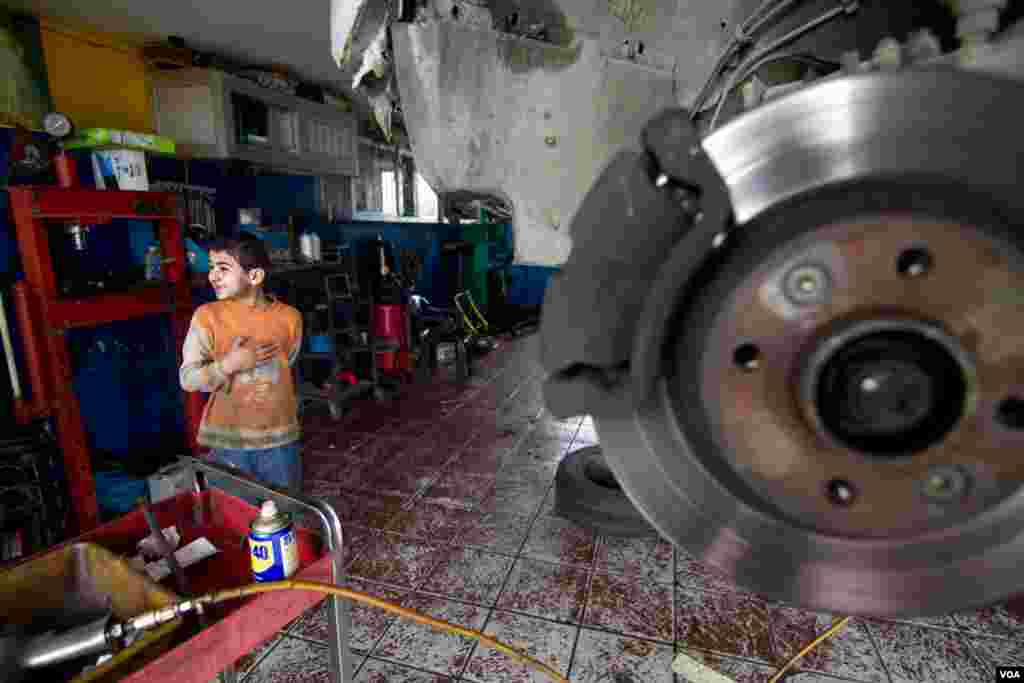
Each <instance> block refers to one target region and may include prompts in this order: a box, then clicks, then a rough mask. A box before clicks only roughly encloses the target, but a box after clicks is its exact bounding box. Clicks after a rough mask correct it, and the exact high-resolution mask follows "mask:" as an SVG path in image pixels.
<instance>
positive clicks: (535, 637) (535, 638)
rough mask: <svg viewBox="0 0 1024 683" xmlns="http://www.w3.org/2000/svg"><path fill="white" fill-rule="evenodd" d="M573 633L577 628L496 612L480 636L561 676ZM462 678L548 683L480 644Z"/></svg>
mask: <svg viewBox="0 0 1024 683" xmlns="http://www.w3.org/2000/svg"><path fill="white" fill-rule="evenodd" d="M577 630H579V627H578V626H570V625H567V624H552V623H551V622H549V621H543V620H541V619H537V618H535V617H527V616H523V615H521V614H513V613H512V612H502V611H496V612H494V614H492V615H491V618H490V621H489V622H488V623H487V628H486V629H484V633H486V634H487V635H489V636H491V637H492V638H494V639H496V640H498V641H500V642H502V643H504V644H506V645H509V646H511V647H513V648H515V649H516V650H518V651H519V652H522V653H524V654H526V655H528V656H530V657H532V658H533V659H536V660H537V661H539V662H541V663H543V664H546V665H548V666H549V667H551V668H552V669H554V670H555V671H558V672H559V673H560V674H562V675H563V676H564V675H565V674H566V671H567V669H568V668H569V660H570V659H571V658H572V646H573V644H574V643H575V641H576V632H577ZM462 679H463V680H464V681H474V682H475V683H493V682H494V681H507V682H508V683H548V681H550V680H551V679H550V678H548V677H547V676H546V675H545V674H543V673H542V672H540V671H538V670H537V669H535V668H532V667H529V666H527V665H526V664H522V663H520V662H517V661H516V660H514V659H512V658H511V657H509V656H508V655H507V654H505V653H503V652H498V651H497V650H493V649H491V648H489V647H487V646H486V645H483V644H480V645H477V647H476V650H474V652H473V656H472V658H470V660H469V666H467V667H466V670H465V672H464V673H463V674H462Z"/></svg>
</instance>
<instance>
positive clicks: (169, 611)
mask: <svg viewBox="0 0 1024 683" xmlns="http://www.w3.org/2000/svg"><path fill="white" fill-rule="evenodd" d="M283 590H306V591H314V592H317V593H326V594H328V595H336V596H338V597H341V598H348V599H349V600H354V601H355V602H361V603H364V604H367V605H371V606H373V607H378V608H380V609H382V610H385V611H387V612H393V613H395V614H397V615H399V616H402V617H405V618H407V619H411V620H412V621H415V622H417V623H420V624H426V625H427V626H431V627H433V628H437V629H440V630H442V631H448V632H449V633H454V634H456V635H460V636H465V637H467V638H472V639H474V640H478V641H480V642H481V643H483V644H484V645H486V646H488V647H490V648H492V649H494V650H497V651H498V652H502V653H504V654H506V655H508V656H509V657H512V658H513V659H515V660H517V661H519V662H522V663H523V664H525V665H527V666H529V667H531V668H533V669H536V670H537V671H539V672H541V673H543V674H544V675H545V676H547V677H548V678H550V679H551V680H553V681H556V682H557V683H569V682H568V679H566V678H565V677H564V676H562V675H561V674H560V673H558V672H557V671H555V670H554V669H552V668H551V667H550V666H548V665H547V664H544V663H543V662H541V661H538V660H536V659H534V658H532V657H530V656H529V655H526V654H524V653H522V652H519V651H518V650H516V649H514V648H512V647H510V646H508V645H506V644H505V643H502V642H501V641H498V640H495V639H494V638H491V637H490V636H487V635H484V634H483V633H481V632H480V631H476V630H473V629H469V628H465V627H462V626H458V625H456V624H452V623H449V622H447V621H442V620H440V619H434V618H433V617H428V616H427V615H425V614H422V613H420V612H417V611H415V610H411V609H409V608H407V607H402V606H401V605H396V604H395V603H393V602H389V601H387V600H382V599H380V598H375V597H373V596H372V595H367V594H366V593H360V592H359V591H354V590H349V589H348V588H342V587H340V586H333V585H331V584H328V583H321V582H319V581H303V580H299V579H288V580H285V581H269V582H265V583H251V584H249V585H247V586H242V587H240V588H227V589H224V590H219V591H214V592H212V593H207V594H205V595H201V596H199V597H197V598H192V599H190V600H182V601H181V602H178V603H175V604H173V605H170V606H168V607H164V608H162V609H158V610H152V611H150V612H143V613H142V614H140V615H138V616H136V617H133V618H132V619H129V620H128V621H126V622H124V623H123V624H114V625H113V626H111V627H110V630H109V631H108V632H107V637H108V639H110V640H113V639H117V638H123V637H126V636H129V635H131V634H132V633H135V632H138V631H145V630H148V629H151V628H155V627H157V626H160V625H162V624H166V623H167V622H169V621H173V620H174V619H177V618H178V617H179V616H182V615H184V614H188V613H189V612H201V611H202V609H203V608H204V607H205V606H207V605H216V604H218V603H221V602H226V601H228V600H235V599H238V598H244V597H246V596H249V595H255V594H257V593H271V592H273V591H283ZM849 621H850V617H843V618H841V619H837V620H836V621H835V622H834V623H833V624H832V625H831V626H830V627H829V628H828V629H827V630H826V631H824V632H823V633H822V634H821V635H819V636H817V637H816V638H815V639H814V640H812V641H811V642H810V643H808V644H807V645H806V646H805V647H803V648H802V649H801V650H800V651H799V652H797V653H796V654H795V655H794V656H793V657H792V658H790V659H789V661H787V662H786V663H785V664H784V665H783V666H782V667H781V668H779V670H778V671H777V672H776V673H775V674H774V675H773V676H772V677H771V678H770V679H769V680H768V683H777V682H778V681H780V680H782V678H783V676H785V674H786V673H787V672H788V671H789V670H790V669H791V668H792V667H793V666H794V665H795V664H796V663H797V662H798V661H799V660H800V659H801V658H803V657H804V656H805V655H806V654H807V653H809V652H811V651H812V650H813V649H814V648H816V647H817V646H818V645H819V644H820V643H821V642H823V641H824V640H826V639H828V638H829V637H831V636H832V635H834V634H835V633H837V632H838V631H840V630H841V629H842V628H843V627H844V626H846V624H847V623H848V622H849Z"/></svg>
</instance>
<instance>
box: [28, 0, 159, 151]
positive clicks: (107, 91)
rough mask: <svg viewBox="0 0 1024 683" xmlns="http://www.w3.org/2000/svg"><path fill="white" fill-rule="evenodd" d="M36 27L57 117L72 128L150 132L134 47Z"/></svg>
mask: <svg viewBox="0 0 1024 683" xmlns="http://www.w3.org/2000/svg"><path fill="white" fill-rule="evenodd" d="M40 22H41V25H42V43H43V56H44V58H45V59H46V71H47V75H48V78H49V86H50V96H51V97H52V98H53V105H54V108H55V109H56V110H57V111H59V112H61V113H63V114H67V115H68V116H69V117H71V121H72V122H73V123H74V124H75V126H76V127H77V128H116V129H120V130H132V131H138V132H142V133H153V132H155V131H154V129H153V111H152V105H151V102H150V93H149V84H148V79H147V75H146V64H145V62H144V61H143V59H142V52H141V49H140V46H139V44H138V43H135V42H134V41H133V40H132V39H131V38H130V37H126V36H117V35H112V34H104V33H100V32H97V31H95V30H93V29H89V28H83V27H72V26H69V25H67V24H65V23H60V22H56V21H53V20H49V19H46V18H42V19H41V20H40ZM133 43H134V44H133Z"/></svg>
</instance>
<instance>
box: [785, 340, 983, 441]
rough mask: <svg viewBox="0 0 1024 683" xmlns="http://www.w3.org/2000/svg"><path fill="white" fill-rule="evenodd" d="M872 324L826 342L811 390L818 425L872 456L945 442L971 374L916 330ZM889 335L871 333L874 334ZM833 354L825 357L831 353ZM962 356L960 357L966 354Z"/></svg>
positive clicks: (961, 406) (940, 345) (812, 371)
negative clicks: (834, 349) (835, 347)
mask: <svg viewBox="0 0 1024 683" xmlns="http://www.w3.org/2000/svg"><path fill="white" fill-rule="evenodd" d="M899 327H900V326H893V325H887V324H886V322H885V321H870V322H868V323H867V324H866V325H863V326H859V329H857V328H855V329H854V330H851V331H848V332H847V333H846V334H845V335H836V336H834V337H830V338H828V339H827V340H825V342H823V347H824V348H825V349H826V350H828V349H831V348H832V347H833V346H836V345H838V349H837V350H836V351H835V352H834V353H831V354H829V355H828V356H827V357H826V358H824V359H818V358H817V354H816V355H815V356H812V358H814V360H815V361H819V360H823V361H824V362H820V363H819V362H814V363H812V364H811V366H810V367H809V369H808V370H809V372H810V374H811V376H810V377H809V378H807V379H806V380H805V382H804V383H805V385H810V386H811V387H813V394H812V395H811V396H806V397H804V400H810V401H812V402H813V405H814V406H815V408H816V410H817V413H818V419H819V420H820V423H821V424H822V426H823V427H824V428H825V429H826V430H827V432H828V434H829V435H830V436H831V437H832V438H834V439H836V440H837V441H838V442H840V443H841V444H843V445H845V446H846V447H847V448H850V449H853V450H857V451H860V452H861V453H864V454H865V455H869V456H880V457H899V456H910V455H913V454H914V453H917V452H919V451H922V450H924V449H926V448H928V447H929V446H932V445H934V444H936V443H938V442H939V441H941V440H942V439H943V438H944V437H945V436H946V435H947V434H948V433H949V432H950V431H951V430H952V429H953V428H954V427H955V425H956V423H957V421H958V420H959V419H960V417H961V416H962V415H963V412H964V403H965V401H966V397H967V372H966V371H965V369H964V368H962V367H961V366H960V364H959V363H958V362H957V360H956V358H955V356H954V355H953V353H951V352H950V351H949V350H948V349H947V348H946V347H945V346H944V345H943V343H942V342H940V341H937V340H936V339H937V338H942V337H943V336H944V335H942V334H941V332H939V331H938V330H937V329H935V328H932V329H929V330H928V332H930V334H922V333H921V332H919V331H917V330H914V327H916V326H914V325H905V326H903V327H906V328H907V329H899ZM879 328H880V329H881V330H884V331H875V332H871V331H868V330H871V329H879ZM826 353H827V351H826ZM960 355H962V353H961V354H960Z"/></svg>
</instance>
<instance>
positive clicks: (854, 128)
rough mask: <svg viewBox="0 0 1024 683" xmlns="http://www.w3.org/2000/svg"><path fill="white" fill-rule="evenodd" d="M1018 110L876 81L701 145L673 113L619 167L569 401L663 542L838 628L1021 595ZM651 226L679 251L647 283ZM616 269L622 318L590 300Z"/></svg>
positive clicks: (660, 253)
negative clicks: (848, 621) (637, 211)
mask: <svg viewBox="0 0 1024 683" xmlns="http://www.w3.org/2000/svg"><path fill="white" fill-rule="evenodd" d="M1022 92H1024V91H1022V88H1021V86H1020V85H1018V84H1015V83H1012V82H1005V81H999V80H993V79H990V78H987V77H980V76H977V75H969V74H964V73H959V72H954V71H918V72H903V73H899V74H872V75H865V76H857V77H853V78H846V79H842V80H837V81H830V82H826V83H823V84H821V85H818V86H815V87H811V88H808V89H806V90H804V91H801V92H799V93H796V94H794V95H791V96H789V97H786V98H784V99H780V100H778V101H775V102H772V103H769V104H768V105H765V106H764V107H762V108H760V109H757V110H754V111H753V112H750V113H748V114H746V115H744V116H742V117H741V118H739V119H737V120H736V121H734V122H732V123H730V124H729V125H728V126H726V127H724V128H721V129H719V130H718V131H716V132H715V133H714V134H713V135H711V136H710V137H708V138H706V139H704V140H703V141H698V140H696V138H695V137H694V134H693V131H692V129H688V128H687V125H686V122H687V118H686V116H685V113H680V112H676V113H669V114H666V115H665V116H663V117H660V118H659V119H658V120H656V121H654V122H652V124H651V125H650V126H649V128H648V130H647V131H646V132H645V136H644V142H645V146H646V152H647V154H646V156H641V157H630V158H629V159H627V158H626V157H623V158H622V159H620V163H619V164H618V165H615V164H613V166H611V167H609V169H608V171H606V174H605V175H604V176H602V178H601V179H600V180H599V181H598V183H597V185H596V186H595V188H594V189H593V190H592V192H591V194H590V195H588V198H587V200H586V201H585V202H584V209H581V211H580V217H579V218H578V219H577V220H578V221H582V220H589V221H591V222H592V223H596V224H595V225H591V226H590V227H589V228H588V227H586V226H585V225H584V224H583V223H582V222H581V223H580V224H579V225H580V229H581V233H577V232H576V230H575V228H576V226H575V225H574V233H573V234H574V240H576V244H577V245H578V246H577V247H575V248H574V252H573V256H572V257H571V258H570V261H569V263H567V265H566V267H565V268H564V269H563V272H562V274H560V276H559V277H558V278H557V279H556V281H555V282H554V283H553V284H552V286H551V287H550V288H549V292H548V295H547V297H546V300H545V321H544V327H542V342H543V344H544V346H545V353H544V360H545V363H546V365H547V367H548V369H549V370H552V371H553V373H554V374H553V376H552V380H551V381H550V382H549V383H548V388H547V397H548V402H549V407H551V408H552V411H553V412H555V413H556V414H558V413H564V414H569V413H572V412H574V411H575V412H586V413H590V414H592V415H593V416H594V418H595V422H596V424H597V429H598V433H599V436H600V438H601V441H602V445H603V446H604V450H605V454H606V459H607V462H608V464H609V466H610V467H611V468H612V470H613V471H614V473H615V475H616V477H617V478H618V481H619V483H620V485H621V486H622V488H623V490H624V491H625V492H626V494H627V495H628V496H629V498H630V500H631V501H632V502H633V503H634V504H635V505H636V506H637V507H638V508H639V509H640V510H641V512H642V513H643V514H644V515H645V516H646V517H647V519H648V520H649V521H650V522H651V523H652V525H653V526H654V527H655V528H657V529H658V531H659V532H660V533H661V534H662V535H663V536H665V537H666V538H668V539H669V540H671V541H672V542H673V543H675V544H676V545H678V546H680V547H681V548H684V549H686V550H687V551H689V552H690V553H691V554H693V555H694V556H696V557H697V558H698V559H701V560H702V561H704V562H705V563H707V564H709V565H712V566H714V567H715V568H717V569H719V570H720V571H723V572H725V573H726V574H728V575H730V576H731V577H733V579H734V580H736V582H737V583H739V584H741V585H744V586H746V587H748V588H750V589H752V590H754V591H756V592H758V593H761V594H763V595H765V596H766V597H770V598H772V599H777V600H782V601H785V602H789V603H792V604H798V605H802V606H805V607H808V608H812V609H821V610H828V611H833V612H839V613H847V614H862V615H876V616H908V615H931V614H944V613H948V612H951V611H955V610H960V609H967V608H971V607H978V606H981V605H985V604H991V603H992V602H994V601H997V600H1000V599H1003V598H1006V597H1008V596H1010V595H1012V594H1014V593H1017V592H1020V591H1021V589H1022V588H1024V577H1022V576H1021V574H1020V571H1019V566H1020V561H1021V560H1022V559H1024V493H1022V490H1021V484H1022V483H1024V458H1020V457H1017V454H1018V453H1020V452H1021V449H1022V447H1024V351H1019V349H1024V306H1022V305H1021V304H1024V235H1021V234H1020V233H1019V231H1018V230H1017V228H1016V226H1017V225H1018V224H1020V223H1021V221H1022V219H1024V200H1022V198H1021V197H1019V196H1018V195H1019V194H1020V193H1019V192H1017V191H1016V189H1015V187H1014V185H1015V183H1016V181H1017V178H1018V177H1019V175H1020V173H1019V171H1020V170H1021V169H1020V167H1019V166H1020V164H1021V163H1022V162H1020V161H1018V159H1022V160H1024V156H1022V154H1021V153H1022V152H1024V150H1022V149H1020V146H1021V145H1020V143H1018V142H1017V141H1016V140H1017V138H1016V137H1015V136H1014V134H1013V130H1014V128H1015V122H1014V121H1013V119H1014V115H1013V113H1012V112H1014V111H1016V110H1018V109H1017V108H1018V107H1019V106H1020V105H1021V104H1022V103H1024V96H1022ZM954 93H955V95H954ZM644 183H646V185H647V186H643V187H642V186H641V185H643V184H644ZM618 188H622V189H621V190H620V189H618ZM659 191H660V194H657V193H658V192H659ZM616 192H622V193H624V194H623V196H616ZM652 192H653V193H655V194H657V197H655V196H654V195H651V194H650V193H652ZM626 195H628V197H629V199H628V200H627V199H624V197H625V196H626ZM723 198H724V200H723ZM695 199H696V200H697V201H698V203H699V212H698V213H695V212H694V210H693V207H692V203H693V201H694V200H695ZM645 204H646V205H647V206H648V207H649V209H650V215H651V216H653V217H655V218H654V219H652V220H651V221H650V223H649V224H648V226H647V230H646V233H647V234H645V240H647V241H649V242H651V243H654V244H659V245H663V244H664V243H665V242H666V241H668V240H670V239H671V241H672V245H673V246H672V247H671V248H670V249H667V248H664V247H662V248H661V249H660V250H649V249H648V250H645V249H644V248H643V247H640V248H639V249H638V250H637V253H638V256H637V259H636V261H634V263H633V264H632V266H631V267H626V266H624V265H623V261H624V260H626V258H627V257H626V256H625V255H624V254H623V250H622V248H621V240H623V239H626V238H627V237H628V233H627V231H628V230H630V229H633V228H635V226H633V225H630V220H632V214H629V211H624V210H623V209H619V210H618V213H616V212H615V210H614V207H615V206H616V205H623V206H626V205H628V206H627V209H632V208H633V207H635V206H644V205H645ZM684 204H685V206H684ZM723 205H724V206H723ZM587 207H590V208H591V210H590V211H589V212H588V211H586V209H587ZM669 207H674V208H669ZM624 213H625V214H628V215H624ZM617 223H621V224H622V225H624V226H625V227H622V228H616V227H615V225H616V224H617ZM681 226H682V228H681ZM581 234H582V235H583V236H584V238H583V239H580V235H581ZM598 234H600V235H601V237H600V239H595V236H596V235H598ZM635 234H636V233H633V236H634V239H635ZM587 236H590V239H587ZM609 242H610V243H611V244H615V245H617V247H616V248H609V247H608V246H601V245H602V244H605V245H607V243H609ZM602 267H603V268H604V272H606V273H608V272H611V273H616V274H617V277H616V282H617V290H618V292H621V293H622V295H620V296H618V297H616V298H617V302H616V303H609V302H607V301H605V302H596V301H594V302H593V303H592V302H591V300H588V299H587V297H594V296H595V295H594V294H592V293H587V289H588V287H589V290H590V292H592V291H593V290H594V289H597V290H598V291H603V292H604V293H605V294H606V295H607V294H608V293H609V292H612V291H614V290H611V289H610V288H609V286H608V285H607V284H602V280H601V278H602V277H604V278H605V279H607V278H608V276H607V275H605V276H602V275H597V276H596V278H597V282H596V283H595V272H597V271H598V269H601V268H602ZM588 273H589V276H588V275H586V274H588ZM587 277H589V280H586V278H587ZM584 283H585V284H584ZM588 305H589V309H586V310H589V311H593V312H590V313H583V312H581V310H584V307H587V306H588ZM553 314H558V315H559V317H558V318H553V319H552V320H548V319H547V318H548V316H552V315H553ZM613 317H614V320H615V323H614V324H609V321H611V320H613ZM567 328H568V329H567ZM598 329H600V330H601V331H602V332H603V334H604V337H603V340H604V341H602V342H600V343H590V344H586V345H577V347H576V348H575V349H573V348H571V347H569V346H567V343H566V341H564V340H565V339H566V338H568V340H569V342H570V343H571V341H572V339H573V336H574V335H575V336H576V337H579V336H581V335H582V336H584V337H585V338H592V336H593V335H594V334H595V333H596V332H597V331H598ZM624 340H628V341H624ZM574 353H575V356H574V355H573V354H574ZM626 364H628V368H629V372H628V375H623V374H622V368H624V367H626ZM616 368H618V369H619V373H618V374H616V372H614V369H616Z"/></svg>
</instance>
